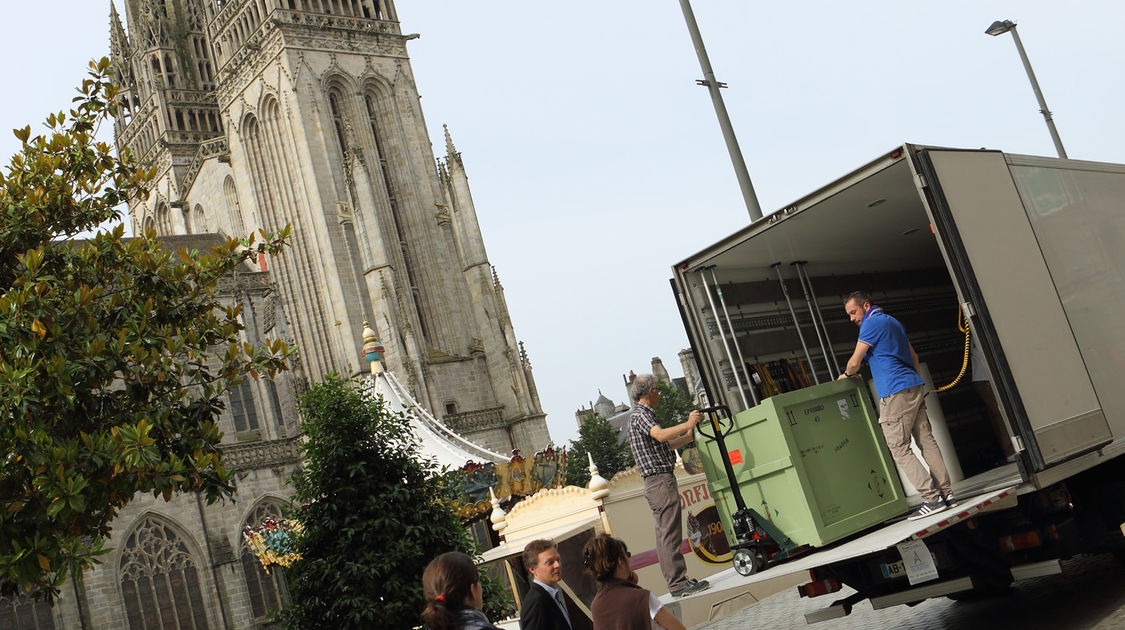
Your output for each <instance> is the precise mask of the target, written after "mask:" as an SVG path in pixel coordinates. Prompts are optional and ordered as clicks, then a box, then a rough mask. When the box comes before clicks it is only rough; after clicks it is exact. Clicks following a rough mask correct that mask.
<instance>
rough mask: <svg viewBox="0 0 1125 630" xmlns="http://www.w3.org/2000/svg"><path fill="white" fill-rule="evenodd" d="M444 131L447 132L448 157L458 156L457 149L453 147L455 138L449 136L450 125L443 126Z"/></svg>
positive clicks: (446, 150)
mask: <svg viewBox="0 0 1125 630" xmlns="http://www.w3.org/2000/svg"><path fill="white" fill-rule="evenodd" d="M441 128H442V130H443V131H445V153H446V155H447V156H448V157H454V156H456V155H457V147H455V146H453V136H451V135H449V125H442V126H441Z"/></svg>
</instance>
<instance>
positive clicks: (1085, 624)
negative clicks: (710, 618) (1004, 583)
mask: <svg viewBox="0 0 1125 630" xmlns="http://www.w3.org/2000/svg"><path fill="white" fill-rule="evenodd" d="M1062 566H1063V572H1062V574H1060V575H1051V576H1046V577H1041V578H1034V579H1030V580H1023V581H1021V582H1018V583H1016V584H1014V585H1013V586H1012V589H1011V593H1010V594H1009V595H1006V596H1004V597H998V598H993V599H988V600H983V601H976V602H955V601H953V600H950V599H948V598H945V597H939V598H934V599H928V600H926V601H924V602H922V603H921V604H918V605H917V606H913V607H911V606H894V607H891V608H885V609H882V610H872V609H871V603H870V602H869V601H863V602H860V603H859V604H857V605H856V606H855V607H854V608H853V609H852V614H851V615H849V616H847V617H843V618H840V619H832V620H830V621H824V622H821V623H817V624H813V625H811V626H810V625H807V624H806V623H805V617H804V615H805V613H807V612H813V611H816V610H819V609H821V608H823V607H825V606H828V605H829V604H831V603H832V602H833V601H835V600H837V599H840V598H842V597H845V596H847V595H848V594H850V593H852V592H854V591H852V590H851V589H848V588H845V589H844V590H842V591H840V592H839V593H833V594H832V595H825V596H822V597H818V598H815V599H811V600H810V599H801V598H800V597H798V596H797V592H796V589H787V590H785V591H783V592H781V593H778V594H777V595H774V596H772V597H768V598H766V599H764V600H762V601H761V602H759V603H758V604H756V605H754V606H751V607H750V608H747V609H745V610H743V611H740V612H738V613H736V614H734V615H732V616H730V617H727V618H726V619H722V620H719V621H715V622H712V623H710V624H707V625H704V626H700V628H701V630H702V629H705V630H735V629H736V628H737V629H740V630H741V629H743V628H753V629H755V630H757V629H760V630H784V629H787V628H790V629H793V630H797V629H809V630H870V629H872V628H896V629H898V628H906V629H910V630H937V629H939V628H957V629H958V630H962V629H967V630H973V629H975V628H984V629H989V630H1004V629H1006V628H1019V629H1020V630H1071V629H1076V630H1111V629H1115V630H1116V629H1125V568H1123V567H1122V565H1121V564H1119V563H1118V562H1117V561H1116V560H1115V558H1114V557H1113V556H1112V555H1108V554H1107V555H1099V556H1084V557H1080V558H1074V559H1071V560H1068V561H1066V562H1063V565H1062Z"/></svg>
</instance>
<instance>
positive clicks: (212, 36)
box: [110, 0, 550, 454]
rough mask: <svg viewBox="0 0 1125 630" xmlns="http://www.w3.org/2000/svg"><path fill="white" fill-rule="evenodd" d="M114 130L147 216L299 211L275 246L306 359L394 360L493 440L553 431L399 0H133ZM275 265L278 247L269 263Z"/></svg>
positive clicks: (530, 439) (150, 220)
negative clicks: (428, 100)
mask: <svg viewBox="0 0 1125 630" xmlns="http://www.w3.org/2000/svg"><path fill="white" fill-rule="evenodd" d="M124 2H125V9H126V11H125V12H126V22H127V24H128V34H126V32H125V30H124V28H123V27H122V25H121V21H120V18H119V16H118V15H117V13H116V11H113V12H112V15H111V27H110V31H111V34H110V42H111V51H112V56H113V62H114V71H115V73H116V75H117V77H118V80H119V81H120V82H121V84H122V85H123V86H124V87H125V88H126V89H125V91H124V92H123V97H122V98H123V104H124V105H125V107H123V108H122V111H121V116H120V118H119V119H118V121H117V125H116V133H117V144H118V148H119V149H121V150H124V149H129V150H130V151H131V152H132V153H133V155H135V156H137V157H140V158H142V159H143V160H145V161H147V162H148V163H151V164H153V165H155V166H156V167H157V182H156V185H155V190H154V191H153V194H152V195H150V197H149V199H148V200H146V201H144V202H138V203H135V204H134V205H132V206H131V207H130V209H129V210H130V215H131V217H132V221H133V227H134V230H141V229H146V228H152V229H155V230H156V231H157V232H159V233H160V234H162V235H163V234H183V233H198V232H205V231H221V232H224V233H226V234H230V235H239V236H243V235H246V234H248V233H250V232H255V231H257V230H259V229H265V230H267V231H277V230H280V229H282V228H283V227H284V226H286V225H290V226H292V228H293V236H292V237H291V238H290V240H289V244H290V247H288V248H287V249H286V251H285V253H284V254H283V255H282V256H280V257H279V258H278V259H276V260H275V261H272V262H270V263H269V269H268V271H269V272H270V275H271V278H272V279H273V280H274V282H276V284H277V286H278V289H279V295H280V300H281V309H282V311H283V313H284V315H285V318H286V319H287V321H288V322H289V324H290V327H291V329H292V330H293V333H292V334H293V337H294V338H293V339H292V341H295V342H296V343H297V345H298V347H299V349H300V353H301V361H302V364H303V366H304V370H305V372H306V373H307V374H308V375H309V376H310V377H312V378H314V379H317V378H320V377H321V376H322V375H324V374H327V373H329V372H333V371H335V372H339V373H341V374H348V375H350V374H357V373H359V372H361V371H363V370H364V366H365V365H366V363H365V362H363V361H362V358H361V357H360V355H359V352H360V348H361V346H362V345H363V342H362V340H361V339H360V338H359V331H360V329H361V326H359V325H358V324H359V323H360V322H363V321H365V320H366V321H369V322H370V323H371V326H372V328H373V329H374V330H375V331H376V332H377V334H378V337H379V340H380V341H381V342H382V343H383V345H384V346H385V347H386V363H387V367H388V368H389V369H391V370H393V371H395V372H396V373H397V374H398V375H399V376H400V378H401V380H402V381H403V382H404V383H406V384H407V385H408V387H409V388H410V389H411V390H412V393H413V395H414V396H415V398H416V399H418V400H419V401H422V402H423V404H425V405H427V406H428V408H429V410H430V411H431V412H432V413H433V414H434V415H435V416H436V417H438V418H441V419H443V420H444V421H445V422H446V423H447V424H448V425H449V426H450V427H451V428H453V429H454V430H456V431H458V432H460V433H461V434H463V435H465V436H466V437H468V438H470V439H472V440H474V441H476V442H477V443H479V444H481V445H482V446H485V447H487V448H489V449H492V450H496V451H501V452H506V451H508V450H510V449H512V448H520V449H522V450H524V451H525V453H528V454H530V453H531V452H534V451H536V450H538V449H541V448H543V447H544V446H546V445H548V444H549V443H550V437H549V436H548V434H547V428H546V423H545V414H544V413H543V411H542V407H541V406H540V403H539V397H538V393H537V391H536V389H535V383H534V379H533V378H532V375H531V365H530V362H529V361H528V359H527V355H526V352H524V350H523V348H522V345H521V344H520V343H519V341H518V340H517V338H516V336H515V332H514V330H513V327H512V323H511V319H510V317H509V315H508V310H507V305H506V303H505V300H504V293H503V287H502V286H501V284H500V281H499V277H498V275H497V273H496V271H495V270H494V269H493V267H492V265H491V264H490V263H489V260H488V256H487V252H486V250H485V247H484V239H483V237H482V235H481V232H480V227H479V225H478V223H477V216H476V210H475V208H474V206H473V202H472V196H471V194H470V192H469V185H468V177H467V175H466V174H465V167H464V162H463V160H462V156H461V154H460V153H458V152H457V151H456V149H455V148H454V145H453V141H452V139H451V137H450V135H449V133H448V132H446V136H445V139H444V140H445V145H446V155H445V156H443V157H442V159H441V160H437V159H435V156H434V154H433V148H432V145H431V142H430V138H429V135H428V133H427V131H426V126H425V119H424V117H423V113H422V108H421V104H420V101H419V97H418V91H417V88H416V86H415V83H414V75H413V71H412V69H411V66H410V60H409V58H408V56H407V51H406V43H407V41H409V40H410V39H412V36H410V35H403V34H402V30H401V28H400V26H399V21H398V15H397V13H396V10H395V5H394V2H393V1H392V0H124ZM262 265H263V268H264V266H265V265H266V263H265V261H263V262H262Z"/></svg>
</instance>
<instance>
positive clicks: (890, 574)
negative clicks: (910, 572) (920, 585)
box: [879, 560, 906, 580]
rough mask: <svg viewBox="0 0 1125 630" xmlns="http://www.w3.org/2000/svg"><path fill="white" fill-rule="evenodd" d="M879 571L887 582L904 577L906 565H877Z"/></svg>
mask: <svg viewBox="0 0 1125 630" xmlns="http://www.w3.org/2000/svg"><path fill="white" fill-rule="evenodd" d="M879 569H880V570H881V571H882V572H883V577H884V578H886V579H888V580H893V579H895V578H900V577H906V565H905V564H903V563H902V561H901V560H900V561H899V562H887V563H884V564H880V565H879Z"/></svg>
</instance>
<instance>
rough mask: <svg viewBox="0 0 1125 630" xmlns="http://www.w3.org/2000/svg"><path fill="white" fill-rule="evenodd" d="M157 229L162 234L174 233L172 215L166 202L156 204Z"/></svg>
mask: <svg viewBox="0 0 1125 630" xmlns="http://www.w3.org/2000/svg"><path fill="white" fill-rule="evenodd" d="M156 230H157V232H159V233H160V235H161V236H164V235H167V234H171V233H172V215H171V213H170V212H168V206H166V205H164V204H160V205H159V206H156Z"/></svg>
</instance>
